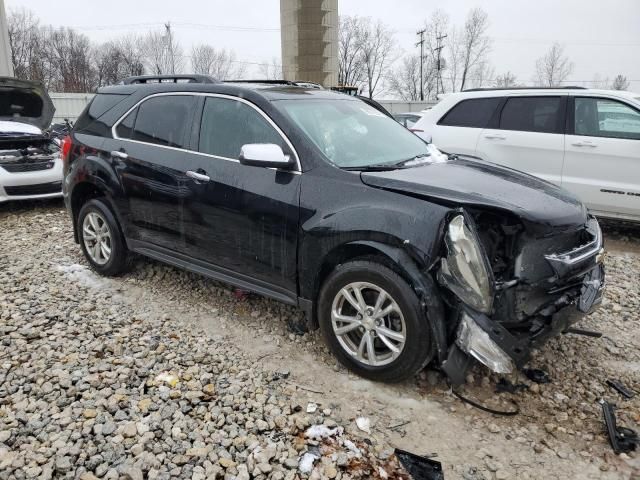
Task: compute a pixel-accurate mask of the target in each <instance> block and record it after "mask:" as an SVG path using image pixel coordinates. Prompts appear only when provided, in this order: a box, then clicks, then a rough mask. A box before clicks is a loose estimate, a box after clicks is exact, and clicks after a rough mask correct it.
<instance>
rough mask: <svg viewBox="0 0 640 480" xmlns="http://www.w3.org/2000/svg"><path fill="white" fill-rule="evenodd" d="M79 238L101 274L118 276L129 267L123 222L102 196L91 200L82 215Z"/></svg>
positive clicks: (83, 208)
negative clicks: (119, 221)
mask: <svg viewBox="0 0 640 480" xmlns="http://www.w3.org/2000/svg"><path fill="white" fill-rule="evenodd" d="M78 239H79V240H80V247H81V248H82V253H84V256H85V258H86V259H87V261H88V262H89V263H90V264H91V267H92V268H93V269H94V270H95V271H96V272H98V273H99V274H101V275H105V276H114V275H118V274H120V273H122V272H124V271H125V270H126V269H127V266H128V256H129V255H128V251H127V247H126V245H125V243H124V236H123V235H122V231H121V230H120V225H118V222H117V221H116V218H115V216H114V215H113V213H112V212H111V209H110V208H109V207H108V206H107V204H106V203H105V202H104V201H103V200H101V199H100V198H94V199H93V200H90V201H88V202H87V203H86V204H84V205H83V206H82V208H81V209H80V213H79V214H78Z"/></svg>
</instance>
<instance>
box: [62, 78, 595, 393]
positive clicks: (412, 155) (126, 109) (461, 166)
mask: <svg viewBox="0 0 640 480" xmlns="http://www.w3.org/2000/svg"><path fill="white" fill-rule="evenodd" d="M161 80H164V79H161ZM63 152H64V160H65V174H66V175H65V180H64V195H65V200H66V205H67V207H68V209H69V212H70V214H71V218H72V219H73V226H74V234H75V238H76V241H77V242H79V243H80V246H81V248H82V250H83V252H84V254H85V256H86V258H87V260H88V262H89V263H90V264H91V266H92V267H93V268H94V269H95V270H96V271H97V272H99V273H101V274H104V275H116V274H118V273H120V272H122V271H123V270H124V269H125V268H126V266H127V257H128V255H129V253H130V252H135V253H139V254H142V255H146V256H148V257H151V258H154V259H156V260H160V261H162V262H166V263H168V264H171V265H175V266H178V267H181V268H185V269H187V270H191V271H193V272H197V273H200V274H203V275H206V276H208V277H211V278H214V279H217V280H221V281H224V282H227V283H229V284H232V285H235V286H237V287H240V288H242V289H246V290H250V291H254V292H258V293H260V294H262V295H266V296H269V297H272V298H275V299H277V300H280V301H282V302H285V303H288V304H291V305H297V306H298V307H300V308H302V309H303V310H304V311H305V312H306V314H307V315H306V318H307V324H308V325H309V326H310V327H314V326H317V325H319V327H320V328H321V330H322V333H323V335H324V337H325V339H326V341H327V343H328V344H329V346H330V347H331V349H332V350H333V352H334V353H335V355H336V356H337V357H338V358H339V359H340V361H341V362H343V363H344V364H345V365H346V366H348V367H349V368H351V369H352V370H353V371H355V372H357V373H359V374H360V375H362V376H365V377H368V378H372V379H377V380H385V381H397V380H400V379H402V378H406V377H408V376H410V375H412V374H414V373H415V372H417V371H418V370H420V369H421V368H423V367H424V366H425V365H426V364H427V363H429V362H431V361H434V362H435V363H436V364H437V365H438V366H440V367H441V368H442V369H443V370H444V371H445V372H446V373H447V375H448V376H449V377H450V379H451V380H452V381H453V382H454V383H457V382H460V381H462V380H463V378H464V372H465V369H466V368H467V367H468V366H469V364H470V362H471V360H472V358H475V359H476V360H478V361H480V362H482V363H483V364H485V365H487V366H488V367H489V368H491V369H492V370H493V371H495V372H499V373H506V372H509V371H512V370H513V369H515V368H519V367H521V366H522V365H523V364H524V363H525V362H526V361H527V358H528V354H529V352H530V349H531V347H532V346H534V345H536V344H539V343H540V342H541V341H543V340H544V339H545V338H548V337H549V336H550V335H553V334H557V333H559V332H562V331H566V329H567V328H569V325H570V324H571V323H572V322H573V321H575V320H576V319H577V318H580V312H584V313H587V312H590V311H591V310H592V309H593V308H594V306H595V305H597V304H598V303H599V302H600V299H601V294H602V286H603V282H604V273H603V267H602V265H601V261H600V260H601V257H602V255H601V254H602V243H603V242H602V235H601V232H600V228H599V226H598V223H597V221H596V220H595V219H594V218H593V217H590V216H589V215H588V213H587V210H586V209H585V207H584V206H583V205H582V203H580V202H579V201H578V200H577V199H576V198H574V197H573V196H572V195H571V194H569V193H567V192H566V191H564V190H562V189H560V188H558V187H556V186H554V185H552V184H550V183H547V182H544V181H542V180H539V179H537V178H534V177H532V176H529V175H525V174H522V173H519V172H516V171H514V170H510V169H507V168H504V167H500V166H497V165H491V164H487V163H484V162H483V163H478V162H474V161H469V160H462V159H457V158H455V157H447V156H445V155H443V154H442V153H440V152H439V151H438V150H437V149H436V148H435V147H433V146H432V145H429V144H427V143H425V142H423V141H422V140H420V139H419V138H418V137H417V136H415V135H414V134H412V133H411V132H409V131H408V130H406V129H405V128H404V127H402V126H401V125H400V124H398V123H396V122H395V121H394V120H392V119H391V118H389V117H387V116H386V115H384V114H383V113H381V112H380V111H379V110H377V109H376V108H373V107H371V106H370V105H367V104H366V103H364V102H362V101H361V100H358V99H356V98H353V97H350V96H347V95H344V94H340V93H335V92H330V91H327V90H320V89H315V88H305V87H301V86H293V85H287V84H282V85H278V84H267V83H259V82H256V83H250V82H248V83H247V82H244V83H221V82H219V83H216V82H213V81H211V82H204V83H203V82H198V81H190V82H165V81H161V82H156V83H155V84H152V83H149V82H147V83H146V84H140V82H136V81H126V82H124V84H123V85H118V86H112V87H106V88H101V89H100V90H99V91H98V93H97V95H96V96H95V98H94V99H93V101H92V102H91V104H90V105H89V106H88V107H87V109H86V110H85V112H84V113H83V114H82V116H81V117H80V118H79V119H78V121H77V123H76V125H75V127H74V129H73V132H72V133H71V136H70V137H68V138H66V139H65V141H64V142H63ZM576 314H577V315H576Z"/></svg>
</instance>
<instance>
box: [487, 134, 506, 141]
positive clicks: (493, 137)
mask: <svg viewBox="0 0 640 480" xmlns="http://www.w3.org/2000/svg"><path fill="white" fill-rule="evenodd" d="M484 138H488V139H490V140H506V139H507V137H505V136H504V135H498V134H494V133H488V134H486V135H485V136H484Z"/></svg>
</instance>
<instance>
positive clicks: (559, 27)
mask: <svg viewBox="0 0 640 480" xmlns="http://www.w3.org/2000/svg"><path fill="white" fill-rule="evenodd" d="M5 5H6V7H7V8H8V9H13V8H20V7H26V8H28V9H30V10H33V11H34V12H35V13H36V14H37V15H38V16H39V17H40V19H41V21H42V22H43V23H51V24H53V25H56V26H73V27H76V28H78V29H79V30H81V31H82V32H83V33H85V34H87V35H88V36H89V37H90V38H92V39H94V40H97V41H102V40H108V39H111V38H117V37H118V36H120V35H125V34H127V33H129V32H137V33H144V32H145V31H147V30H148V29H150V28H161V26H162V23H164V22H167V21H171V23H172V25H173V28H174V31H175V35H176V37H177V38H178V39H179V40H180V41H181V42H182V44H183V46H184V47H185V53H187V54H188V53H189V52H188V51H189V50H190V47H191V45H193V44H194V43H200V42H204V43H210V44H211V45H214V46H216V47H220V48H222V47H224V48H230V49H233V50H235V51H236V54H237V58H238V59H239V60H243V61H246V62H254V63H261V62H268V61H270V60H271V59H272V58H273V57H277V58H279V57H280V33H279V27H280V13H279V1H278V0H253V1H249V0H231V1H230V0H207V1H203V0H108V1H98V2H96V1H87V0H62V1H52V0H5ZM339 5H340V6H339V9H340V14H341V15H363V16H370V17H372V18H374V19H381V20H383V21H384V22H385V23H387V24H388V25H389V27H390V28H391V29H393V30H394V31H395V36H396V40H397V43H398V46H399V49H401V50H402V51H405V52H413V51H415V47H414V43H415V41H416V35H415V32H416V30H418V28H419V27H421V26H422V25H423V24H424V20H425V19H426V18H428V17H429V16H430V15H431V13H432V11H433V10H434V9H436V8H438V7H440V8H441V9H442V10H444V11H445V12H446V13H448V15H449V16H450V19H451V22H452V23H454V24H457V25H461V24H462V23H463V22H464V18H465V16H466V14H467V12H468V10H469V9H470V8H472V7H475V6H481V7H482V8H484V9H485V10H486V12H487V13H488V15H489V19H490V23H491V24H490V29H489V34H490V36H491V37H492V38H493V48H492V52H491V62H492V64H493V66H494V68H495V71H496V74H498V75H499V74H501V73H504V72H506V71H511V72H512V73H514V74H515V75H516V77H517V79H518V81H519V82H522V83H525V82H529V81H530V80H531V79H532V77H533V72H534V64H535V60H536V59H537V58H538V57H540V56H542V55H543V54H544V53H545V51H546V50H547V49H548V48H549V46H550V45H551V44H552V43H553V42H554V41H558V42H560V43H561V44H563V45H564V46H565V50H566V53H567V54H568V56H569V57H570V58H571V60H572V61H573V62H574V64H575V68H574V71H573V73H572V75H571V76H570V77H569V79H570V80H572V81H574V82H575V83H576V84H581V83H583V82H589V81H591V80H593V79H594V76H596V75H600V77H602V78H606V77H610V78H613V77H614V76H615V75H617V74H619V73H621V74H623V75H625V76H626V77H627V78H628V79H629V80H633V82H632V84H631V87H632V89H633V90H635V91H640V0H608V1H602V0H597V1H596V0H533V1H532V0H491V1H480V0H475V1H474V0H448V1H446V2H445V1H442V2H434V1H428V0H402V1H397V0H393V1H392V0H339ZM221 27H222V28H221ZM248 67H249V72H250V73H254V72H256V70H253V69H254V68H256V66H255V65H252V64H249V65H248ZM587 86H588V83H587Z"/></svg>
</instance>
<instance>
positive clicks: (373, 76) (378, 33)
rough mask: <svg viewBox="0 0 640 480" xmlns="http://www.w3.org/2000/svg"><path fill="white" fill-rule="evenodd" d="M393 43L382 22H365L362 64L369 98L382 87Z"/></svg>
mask: <svg viewBox="0 0 640 480" xmlns="http://www.w3.org/2000/svg"><path fill="white" fill-rule="evenodd" d="M394 48H395V41H394V39H393V35H392V33H391V31H390V30H389V29H388V28H387V26H386V25H385V24H383V23H382V22H376V23H375V24H373V23H371V21H370V20H369V19H367V22H366V28H365V29H364V30H363V32H362V62H363V64H364V67H365V72H366V75H367V76H366V80H367V92H368V95H369V98H373V95H374V94H375V93H377V92H379V90H380V89H381V87H382V81H383V80H384V78H385V77H386V76H387V72H388V71H389V67H390V66H391V64H392V63H393V60H394V59H393V52H394Z"/></svg>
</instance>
